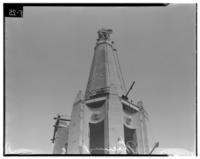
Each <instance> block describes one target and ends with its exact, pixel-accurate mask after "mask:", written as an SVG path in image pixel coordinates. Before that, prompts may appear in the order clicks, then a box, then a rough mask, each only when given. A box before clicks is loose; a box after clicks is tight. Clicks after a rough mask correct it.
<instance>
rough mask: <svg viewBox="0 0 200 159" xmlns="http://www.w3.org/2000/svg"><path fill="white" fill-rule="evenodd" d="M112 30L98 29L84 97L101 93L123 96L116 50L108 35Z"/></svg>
mask: <svg viewBox="0 0 200 159" xmlns="http://www.w3.org/2000/svg"><path fill="white" fill-rule="evenodd" d="M112 32H113V31H112V29H104V28H103V29H100V30H99V31H98V39H97V43H96V46H95V50H94V56H93V62H92V65H91V69H90V75H89V79H88V84H87V88H86V93H85V97H86V98H90V97H91V96H94V95H98V94H101V93H109V92H112V93H115V94H118V95H120V96H121V95H122V94H124V93H125V92H126V91H125V90H126V89H125V84H124V80H123V76H122V73H121V68H120V66H119V61H118V56H117V52H116V49H115V48H114V47H113V43H114V42H113V41H111V38H110V35H111V34H112Z"/></svg>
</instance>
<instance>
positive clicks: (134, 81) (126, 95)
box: [125, 81, 135, 97]
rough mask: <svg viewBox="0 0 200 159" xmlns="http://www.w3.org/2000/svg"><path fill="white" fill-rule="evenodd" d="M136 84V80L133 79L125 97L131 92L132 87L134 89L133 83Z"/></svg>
mask: <svg viewBox="0 0 200 159" xmlns="http://www.w3.org/2000/svg"><path fill="white" fill-rule="evenodd" d="M134 84H135V81H133V83H132V85H131V87H130V88H129V90H128V92H127V93H126V95H125V97H127V96H128V94H129V93H130V91H131V89H133V85H134Z"/></svg>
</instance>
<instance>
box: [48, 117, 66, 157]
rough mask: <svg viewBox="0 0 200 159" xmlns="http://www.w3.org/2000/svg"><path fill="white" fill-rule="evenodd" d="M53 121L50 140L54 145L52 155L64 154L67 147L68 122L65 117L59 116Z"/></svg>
mask: <svg viewBox="0 0 200 159" xmlns="http://www.w3.org/2000/svg"><path fill="white" fill-rule="evenodd" d="M54 119H55V120H56V122H55V125H54V133H53V138H52V139H51V141H52V143H54V147H53V154H65V153H66V152H67V147H68V134H69V122H70V120H69V119H68V118H67V117H66V116H63V115H60V114H58V115H57V117H55V118H54Z"/></svg>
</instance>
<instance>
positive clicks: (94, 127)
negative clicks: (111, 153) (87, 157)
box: [89, 120, 105, 154]
mask: <svg viewBox="0 0 200 159" xmlns="http://www.w3.org/2000/svg"><path fill="white" fill-rule="evenodd" d="M89 127H90V153H91V154H104V153H105V150H104V120H103V121H101V122H99V123H89Z"/></svg>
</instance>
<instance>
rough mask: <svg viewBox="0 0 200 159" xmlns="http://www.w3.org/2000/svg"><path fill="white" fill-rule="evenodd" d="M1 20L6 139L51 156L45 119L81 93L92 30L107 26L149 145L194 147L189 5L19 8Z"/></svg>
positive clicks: (192, 15) (49, 123)
mask: <svg viewBox="0 0 200 159" xmlns="http://www.w3.org/2000/svg"><path fill="white" fill-rule="evenodd" d="M23 15H24V17H23V18H6V20H5V26H6V27H5V62H6V63H5V68H6V76H5V78H6V85H5V88H6V92H5V95H6V105H5V106H6V109H5V115H6V121H5V123H6V127H5V130H6V144H7V145H9V147H10V148H11V149H12V150H13V151H14V150H15V151H17V150H19V149H23V150H24V149H25V150H30V151H32V152H34V153H48V154H51V153H52V150H53V144H52V143H51V141H50V139H51V138H52V136H53V124H54V120H53V117H54V116H56V115H57V113H61V114H65V115H71V111H72V105H73V102H74V100H75V97H76V94H77V93H78V91H79V90H83V92H84V91H85V88H86V84H87V80H88V76H89V69H90V65H91V63H92V57H93V53H94V47H95V43H96V39H97V31H98V30H99V29H101V28H111V29H113V34H112V35H111V39H112V40H113V41H115V45H116V46H115V47H116V48H117V51H118V56H119V61H120V65H121V69H122V73H123V76H124V80H125V83H126V86H127V88H128V87H129V86H130V85H131V83H132V82H133V81H135V82H136V83H135V85H134V88H133V90H132V92H131V93H130V95H129V96H130V97H131V98H132V99H133V100H134V101H135V103H136V102H137V101H139V100H142V101H143V103H144V107H145V109H146V111H147V112H148V114H149V122H148V125H149V127H150V130H149V134H150V135H151V139H150V140H151V144H150V147H153V143H154V142H156V141H159V143H160V147H164V148H183V149H187V150H189V151H192V152H195V149H196V147H195V145H196V116H195V115H196V50H195V48H196V31H195V28H196V26H195V25H196V8H195V5H194V4H176V5H175V4H171V5H169V6H167V7H24V14H23Z"/></svg>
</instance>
